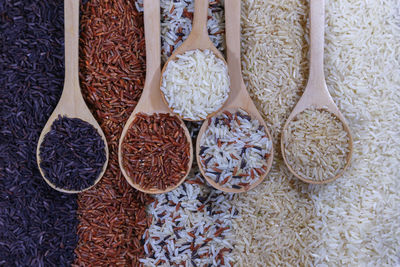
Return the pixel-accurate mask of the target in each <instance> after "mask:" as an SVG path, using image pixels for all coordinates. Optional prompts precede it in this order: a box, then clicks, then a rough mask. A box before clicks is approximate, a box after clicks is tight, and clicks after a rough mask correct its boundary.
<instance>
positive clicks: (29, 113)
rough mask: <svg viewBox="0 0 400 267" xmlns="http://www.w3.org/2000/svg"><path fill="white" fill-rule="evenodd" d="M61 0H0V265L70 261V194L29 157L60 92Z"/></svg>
mask: <svg viewBox="0 0 400 267" xmlns="http://www.w3.org/2000/svg"><path fill="white" fill-rule="evenodd" d="M63 10H64V7H63V1H61V0H58V1H55V0H48V1H39V0H24V1H18V0H13V1H12V0H3V1H0V40H1V41H0V73H1V75H0V266H70V265H71V263H72V261H73V258H74V248H75V246H76V243H77V234H76V226H77V223H78V220H77V217H76V209H77V204H76V196H75V195H66V194H60V193H59V192H57V191H55V190H53V189H51V188H50V187H49V186H48V185H47V184H46V182H45V181H44V180H43V179H42V177H41V175H40V173H39V170H38V169H37V164H36V157H35V154H36V153H35V152H36V145H37V141H38V139H39V134H40V132H41V130H42V128H43V126H44V125H45V123H46V121H47V119H48V118H49V116H50V114H51V112H52V111H53V109H54V107H55V105H56V104H57V102H58V99H59V97H60V95H61V91H62V83H63V73H64V67H63V64H64V63H63V59H64V56H63V55H64V44H63V43H64V42H63V40H64V38H63V36H64V33H63V30H64V26H63Z"/></svg>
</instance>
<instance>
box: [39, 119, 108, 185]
mask: <svg viewBox="0 0 400 267" xmlns="http://www.w3.org/2000/svg"><path fill="white" fill-rule="evenodd" d="M39 156H40V160H41V161H40V167H41V169H42V171H43V172H44V176H45V177H46V178H47V179H48V180H49V181H50V182H51V183H52V184H53V185H55V186H56V187H57V188H62V189H66V190H83V189H86V188H88V187H90V186H92V185H93V184H94V183H95V181H96V179H97V178H98V177H99V175H100V173H101V171H102V170H103V165H104V163H105V161H106V152H105V144H104V141H103V139H102V138H101V136H100V134H99V132H98V131H97V130H96V128H94V127H93V125H91V124H90V123H87V122H85V121H83V120H81V119H79V118H68V117H66V116H61V115H59V116H58V118H57V119H56V120H55V121H54V122H53V124H52V125H51V129H50V131H49V132H48V133H47V134H46V135H45V137H44V138H43V142H42V144H41V145H40V155H39Z"/></svg>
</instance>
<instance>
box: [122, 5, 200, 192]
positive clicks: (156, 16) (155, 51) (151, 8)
mask: <svg viewBox="0 0 400 267" xmlns="http://www.w3.org/2000/svg"><path fill="white" fill-rule="evenodd" d="M143 2H144V31H145V37H146V39H145V42H146V81H145V85H144V89H143V92H142V96H141V98H140V100H139V102H138V104H137V106H136V107H135V109H134V111H133V112H132V114H131V115H130V117H129V119H128V121H127V122H126V124H125V126H124V129H123V131H122V134H121V138H120V140H119V148H118V161H119V166H120V168H121V171H122V174H123V175H124V177H125V179H126V180H127V182H128V183H129V184H130V185H131V186H133V187H134V188H136V189H137V190H139V191H142V192H144V193H148V194H160V193H166V192H169V191H172V190H174V189H175V188H177V187H178V186H179V185H180V184H182V183H183V181H184V180H185V179H186V177H187V175H188V174H189V172H190V167H191V166H192V162H193V146H192V139H191V137H190V134H189V131H188V129H187V128H186V126H185V124H184V123H183V121H182V120H181V119H180V118H179V116H176V115H175V114H172V113H171V112H170V110H169V108H168V106H167V105H165V103H164V102H163V101H162V99H161V94H160V91H161V90H160V84H159V82H160V77H161V72H160V69H161V55H160V51H161V44H160V41H161V40H160V1H148V0H145V1H143ZM138 113H146V114H149V115H151V114H155V113H170V114H171V115H173V116H175V117H177V118H179V120H180V121H181V126H182V128H184V130H185V135H186V138H187V140H188V142H189V145H190V160H189V167H188V170H187V173H186V175H185V176H184V177H183V178H182V179H181V180H180V182H179V183H178V184H176V185H175V186H173V187H169V188H166V189H165V190H161V189H155V188H151V189H145V188H143V187H142V186H141V185H139V184H136V183H134V182H133V181H132V179H131V178H130V177H129V175H128V173H127V172H126V170H125V168H124V164H123V155H122V146H123V140H124V139H125V136H126V135H127V133H128V129H129V128H130V126H131V123H132V121H133V120H134V118H135V116H136V114H138Z"/></svg>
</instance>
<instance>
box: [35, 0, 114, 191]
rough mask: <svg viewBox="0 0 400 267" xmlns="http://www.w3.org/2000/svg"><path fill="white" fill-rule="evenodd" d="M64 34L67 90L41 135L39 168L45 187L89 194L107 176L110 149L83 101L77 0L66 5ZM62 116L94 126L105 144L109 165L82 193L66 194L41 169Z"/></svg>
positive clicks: (104, 167) (105, 164) (70, 0)
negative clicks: (48, 138)
mask: <svg viewBox="0 0 400 267" xmlns="http://www.w3.org/2000/svg"><path fill="white" fill-rule="evenodd" d="M64 17H65V19H64V21H65V22H64V31H65V81H64V89H63V92H62V95H61V98H60V100H59V102H58V104H57V106H56V108H55V110H54V111H53V113H52V114H51V116H50V118H49V119H48V120H47V122H46V124H45V126H44V128H43V130H42V132H41V134H40V137H39V141H38V145H37V148H36V160H37V164H38V167H39V171H40V173H41V175H42V177H43V179H44V180H45V181H46V183H47V184H48V185H49V186H51V187H52V188H53V189H55V190H57V191H60V192H63V193H80V192H83V191H86V190H88V189H90V188H92V187H93V186H95V185H96V184H97V183H98V182H99V181H100V179H101V178H102V176H103V174H104V172H105V171H106V167H107V164H108V157H109V152H108V146H107V140H106V137H105V135H104V133H103V131H102V129H101V127H100V125H99V124H98V122H97V121H96V119H95V118H94V117H93V115H92V113H91V112H90V110H89V108H88V107H87V105H86V103H85V101H84V100H83V97H82V93H81V88H80V86H79V76H78V75H79V65H78V58H79V52H78V49H79V46H78V45H79V44H78V42H79V1H76V0H65V1H64ZM59 115H62V116H64V115H65V116H67V117H69V118H79V119H81V120H83V121H85V122H87V123H89V124H91V125H92V126H93V127H94V128H95V129H96V130H97V132H98V133H99V134H100V136H101V138H102V140H103V141H104V144H105V154H106V161H105V163H104V165H103V169H102V171H101V173H100V175H99V176H98V177H97V179H96V180H95V182H94V184H93V185H92V186H90V187H87V188H85V189H82V190H67V189H64V188H59V187H57V186H55V185H54V184H53V183H52V182H50V181H49V180H48V179H47V178H46V176H45V174H44V171H43V170H42V168H41V167H40V163H41V161H42V160H41V157H40V147H41V145H42V142H43V139H44V137H45V136H46V134H47V133H48V132H49V131H50V130H51V126H52V124H53V123H54V121H55V120H56V119H57V118H58V116H59Z"/></svg>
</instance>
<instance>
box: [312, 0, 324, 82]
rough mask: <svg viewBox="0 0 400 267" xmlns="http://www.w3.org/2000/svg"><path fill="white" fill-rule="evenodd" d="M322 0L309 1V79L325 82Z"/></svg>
mask: <svg viewBox="0 0 400 267" xmlns="http://www.w3.org/2000/svg"><path fill="white" fill-rule="evenodd" d="M324 2H325V1H324V0H311V1H310V5H311V6H310V50H311V52H310V80H312V81H314V82H319V84H321V83H325V75H324V44H325V41H324V40H325V39H324V33H325V4H324Z"/></svg>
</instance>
